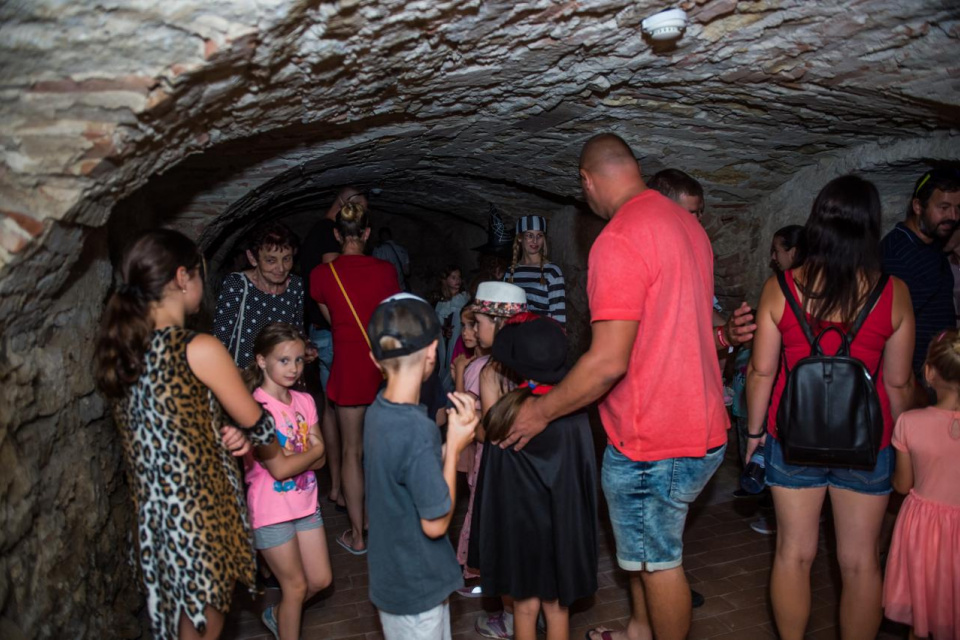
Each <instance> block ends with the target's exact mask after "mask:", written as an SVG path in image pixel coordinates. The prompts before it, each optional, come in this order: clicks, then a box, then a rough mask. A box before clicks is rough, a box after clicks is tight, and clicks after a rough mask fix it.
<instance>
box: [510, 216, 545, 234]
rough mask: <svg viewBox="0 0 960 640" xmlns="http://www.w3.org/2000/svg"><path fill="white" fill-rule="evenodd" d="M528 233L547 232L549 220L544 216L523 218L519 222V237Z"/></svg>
mask: <svg viewBox="0 0 960 640" xmlns="http://www.w3.org/2000/svg"><path fill="white" fill-rule="evenodd" d="M527 231H543V232H544V233H546V232H547V220H546V218H544V217H543V216H523V217H522V218H520V219H519V220H517V235H520V234H521V233H526V232H527Z"/></svg>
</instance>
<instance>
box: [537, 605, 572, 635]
mask: <svg viewBox="0 0 960 640" xmlns="http://www.w3.org/2000/svg"><path fill="white" fill-rule="evenodd" d="M541 606H543V617H544V618H546V619H547V640H570V609H569V608H567V607H562V606H560V602H559V601H558V600H550V601H546V600H545V601H543V602H542V603H541Z"/></svg>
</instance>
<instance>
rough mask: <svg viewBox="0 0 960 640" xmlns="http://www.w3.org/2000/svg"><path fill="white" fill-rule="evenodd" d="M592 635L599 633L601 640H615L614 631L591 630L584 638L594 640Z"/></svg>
mask: <svg viewBox="0 0 960 640" xmlns="http://www.w3.org/2000/svg"><path fill="white" fill-rule="evenodd" d="M591 633H599V634H600V640H613V631H612V630H610V629H604V630H603V631H601V630H600V629H590V630H589V631H587V634H586V635H585V636H584V637H585V638H586V640H593V638H591V637H590V634H591Z"/></svg>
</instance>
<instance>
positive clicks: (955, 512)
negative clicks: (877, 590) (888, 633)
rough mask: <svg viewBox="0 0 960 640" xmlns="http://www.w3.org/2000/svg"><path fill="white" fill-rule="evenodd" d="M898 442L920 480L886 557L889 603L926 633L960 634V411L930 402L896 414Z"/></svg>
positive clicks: (942, 638)
mask: <svg viewBox="0 0 960 640" xmlns="http://www.w3.org/2000/svg"><path fill="white" fill-rule="evenodd" d="M893 446H894V447H896V448H897V450H898V451H904V452H907V453H909V454H910V462H911V464H912V466H913V475H914V486H913V489H912V490H911V491H910V495H908V496H907V499H906V500H904V502H903V508H902V509H901V510H900V516H899V518H898V519H897V525H896V528H895V529H894V531H893V542H892V544H891V546H890V555H889V557H888V559H887V576H886V580H885V582H884V585H883V606H884V610H885V613H886V615H887V617H888V618H890V619H891V620H896V621H897V622H902V623H904V624H908V625H910V626H912V627H913V630H914V632H915V633H916V635H917V636H919V637H926V636H928V635H933V637H934V638H935V639H936V640H958V639H960V464H958V463H960V412H958V411H947V410H944V409H938V408H937V407H928V408H926V409H918V410H915V411H907V412H906V413H904V414H903V415H901V416H900V419H899V420H897V426H896V427H895V428H894V431H893Z"/></svg>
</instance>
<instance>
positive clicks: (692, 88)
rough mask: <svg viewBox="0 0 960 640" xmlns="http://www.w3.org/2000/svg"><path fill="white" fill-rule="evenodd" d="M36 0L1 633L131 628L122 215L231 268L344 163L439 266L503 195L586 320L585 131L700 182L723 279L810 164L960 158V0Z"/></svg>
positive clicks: (738, 295)
mask: <svg viewBox="0 0 960 640" xmlns="http://www.w3.org/2000/svg"><path fill="white" fill-rule="evenodd" d="M674 6H681V7H682V8H684V9H686V10H687V12H688V15H689V18H690V22H689V24H688V26H687V28H686V31H685V34H684V36H683V38H682V39H680V40H679V41H677V42H676V43H673V44H665V45H664V44H655V43H653V42H651V41H650V40H649V39H647V38H645V37H643V36H642V35H641V33H640V23H641V21H642V20H643V18H645V17H647V16H649V15H651V14H653V13H655V12H657V11H659V10H661V9H665V8H668V5H666V4H661V3H659V2H653V1H651V0H629V1H628V0H580V1H563V0H530V1H515V0H429V1H428V0H418V1H411V2H401V1H399V0H380V1H376V0H342V1H340V2H326V1H322V0H311V1H294V0H207V1H206V2H198V1H197V0H176V1H171V2H147V1H144V0H104V1H101V2H91V1H89V0H78V1H76V2H63V1H61V0H32V1H31V2H7V3H2V4H0V637H3V638H35V637H58V638H59V637H104V638H110V637H135V636H137V635H138V634H139V633H140V629H139V626H138V622H137V618H136V615H137V611H138V609H139V608H140V607H141V606H142V597H141V595H140V594H139V592H138V589H137V586H136V576H135V573H134V571H133V569H132V564H131V562H130V545H131V538H130V536H131V532H132V530H133V521H132V515H131V509H130V501H129V496H128V495H127V493H126V483H125V480H124V477H123V469H122V465H121V463H120V455H119V450H118V447H117V442H116V437H115V435H114V431H113V429H114V428H113V426H112V424H111V423H110V421H109V419H108V418H107V415H106V414H107V411H106V406H105V403H104V402H103V400H102V398H101V397H100V396H99V395H98V394H97V393H96V391H95V389H94V387H93V381H92V375H91V358H92V350H93V340H94V336H95V332H96V327H97V323H98V321H99V315H100V312H101V310H102V305H103V302H104V300H105V298H106V295H107V292H108V291H109V288H110V286H111V284H112V283H113V280H114V274H113V271H114V268H113V265H115V264H116V261H117V259H118V257H119V255H120V252H121V250H122V247H123V245H124V243H125V242H126V241H127V240H129V239H130V238H131V237H132V236H133V235H134V234H135V233H137V232H138V231H140V230H142V229H145V228H149V227H153V226H157V225H163V226H169V227H173V228H177V229H180V230H182V231H184V232H185V233H187V234H188V235H190V236H192V237H194V238H196V239H197V240H198V241H199V242H200V243H201V245H202V246H203V248H204V250H205V252H206V253H207V256H208V259H209V260H210V264H211V267H212V269H213V271H214V272H218V273H219V272H223V271H224V270H226V269H228V268H229V266H230V264H229V263H230V260H231V258H232V257H233V256H234V255H235V253H236V249H237V248H238V244H237V242H238V239H239V238H240V237H242V235H243V233H244V232H245V231H246V230H248V229H249V228H250V227H251V226H252V225H254V224H256V223H257V222H258V221H261V220H264V219H270V218H276V219H281V220H284V221H285V222H287V223H289V224H290V225H291V226H292V227H294V228H295V229H296V230H298V231H300V232H304V231H305V230H306V229H307V228H309V226H310V225H311V224H312V222H313V220H315V219H316V216H317V215H318V213H319V212H322V211H324V210H326V207H327V206H328V204H329V202H330V201H331V198H332V194H333V193H334V192H335V191H336V190H337V189H338V188H339V187H341V186H343V185H345V184H358V185H359V186H361V187H363V188H368V189H372V190H373V191H372V195H371V206H372V207H373V210H374V212H375V222H377V224H381V225H389V226H391V227H392V228H394V231H395V234H394V235H395V236H396V237H397V239H398V240H400V241H401V242H402V243H403V244H405V245H407V247H408V248H409V249H410V250H411V252H412V253H414V254H415V255H417V256H419V260H420V262H419V264H417V265H415V274H414V279H413V280H414V282H415V283H417V284H418V286H421V287H424V288H426V287H429V286H430V284H431V280H432V277H433V274H434V273H435V272H436V268H437V266H439V265H440V264H443V263H445V262H449V261H451V260H457V261H459V262H460V263H461V264H463V265H464V266H465V267H469V266H471V265H472V261H473V254H472V253H471V252H470V247H472V246H475V245H477V244H480V243H482V241H483V239H484V237H485V231H484V228H485V224H486V216H487V212H488V210H489V208H490V206H491V205H494V206H495V207H497V208H498V209H499V210H501V211H502V212H504V214H505V215H506V216H507V217H508V218H511V219H515V218H516V217H517V216H519V215H523V214H525V213H539V214H542V215H544V216H547V217H548V218H550V219H551V221H552V223H554V228H553V233H555V234H556V237H552V238H551V243H552V244H553V248H554V255H555V256H556V259H557V261H558V262H559V263H560V264H561V265H562V266H563V268H564V269H565V271H566V272H567V273H568V281H569V285H570V292H569V300H570V302H569V304H570V307H571V308H572V309H575V310H577V311H578V312H579V313H580V314H581V317H580V320H579V321H578V322H574V323H572V325H571V333H572V337H573V338H574V340H575V342H576V343H577V345H579V347H580V348H583V347H584V346H585V345H586V344H587V343H588V340H589V328H588V325H587V318H586V315H585V314H586V313H587V306H586V300H585V295H584V282H585V278H586V261H585V257H586V252H587V251H588V250H589V245H590V241H591V240H592V238H594V237H595V236H596V234H597V233H598V232H599V229H600V228H601V226H602V225H601V224H599V221H598V220H596V219H595V218H593V217H591V216H590V215H589V212H587V210H586V208H585V206H584V204H583V202H582V200H581V197H580V194H579V182H578V179H577V157H578V153H579V150H580V147H581V145H582V143H583V141H584V140H585V139H586V138H588V137H589V136H590V135H592V134H595V133H598V132H602V131H613V132H616V133H618V134H620V135H621V136H623V137H624V138H625V139H626V140H627V142H629V143H630V144H631V146H632V148H633V150H634V152H635V153H636V155H637V157H638V159H639V160H640V163H641V166H642V168H643V171H644V173H645V174H647V175H649V174H652V173H653V172H655V171H657V170H659V169H661V168H665V167H678V168H681V169H684V170H686V171H687V172H689V173H691V174H692V175H694V176H695V177H696V178H698V179H699V180H700V181H701V182H702V183H703V185H704V187H705V189H706V193H707V214H706V216H705V218H704V224H705V226H706V229H707V231H708V233H709V234H710V236H711V239H712V241H713V246H714V251H715V255H716V265H715V266H716V286H717V294H718V296H719V297H720V299H721V301H722V302H723V303H724V304H725V305H726V306H727V307H728V308H730V307H733V306H734V305H735V304H736V303H738V302H739V300H741V299H747V300H749V301H751V302H753V303H755V302H756V295H757V291H758V288H759V286H760V284H761V283H762V281H763V278H764V277H765V276H766V274H767V273H768V272H767V271H766V263H767V259H768V254H767V248H768V246H769V242H770V236H771V234H772V232H773V231H774V230H775V229H776V228H777V227H779V226H781V225H783V224H788V223H793V222H799V223H802V222H803V220H804V219H805V217H806V215H807V212H808V211H809V207H810V204H811V202H812V200H813V196H814V195H815V193H816V191H817V190H818V189H819V188H820V187H821V186H822V185H823V183H824V182H826V181H827V180H829V179H830V178H832V177H835V176H836V175H840V174H842V173H845V172H850V171H855V172H859V173H861V174H863V175H865V176H866V177H868V178H870V179H872V180H874V181H875V182H876V183H877V186H878V187H879V189H880V191H881V194H882V196H883V199H884V206H885V210H884V224H885V227H889V226H891V225H892V224H893V222H894V221H895V220H897V219H899V218H900V217H901V216H902V213H903V211H904V207H905V206H906V202H907V198H908V196H909V192H910V188H911V186H912V183H913V180H914V179H915V178H916V176H917V175H919V173H921V172H922V171H923V170H925V169H926V168H927V167H928V166H930V165H931V164H933V163H936V162H952V163H957V162H958V161H960V152H958V151H957V149H958V142H960V131H958V129H960V62H958V57H957V55H956V52H957V50H958V44H960V5H958V4H957V3H956V2H954V1H952V0H912V1H898V0H869V1H868V0H836V1H834V2H810V1H808V0H752V1H751V0H745V1H739V2H738V1H735V0H683V1H681V2H679V3H675V5H674Z"/></svg>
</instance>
